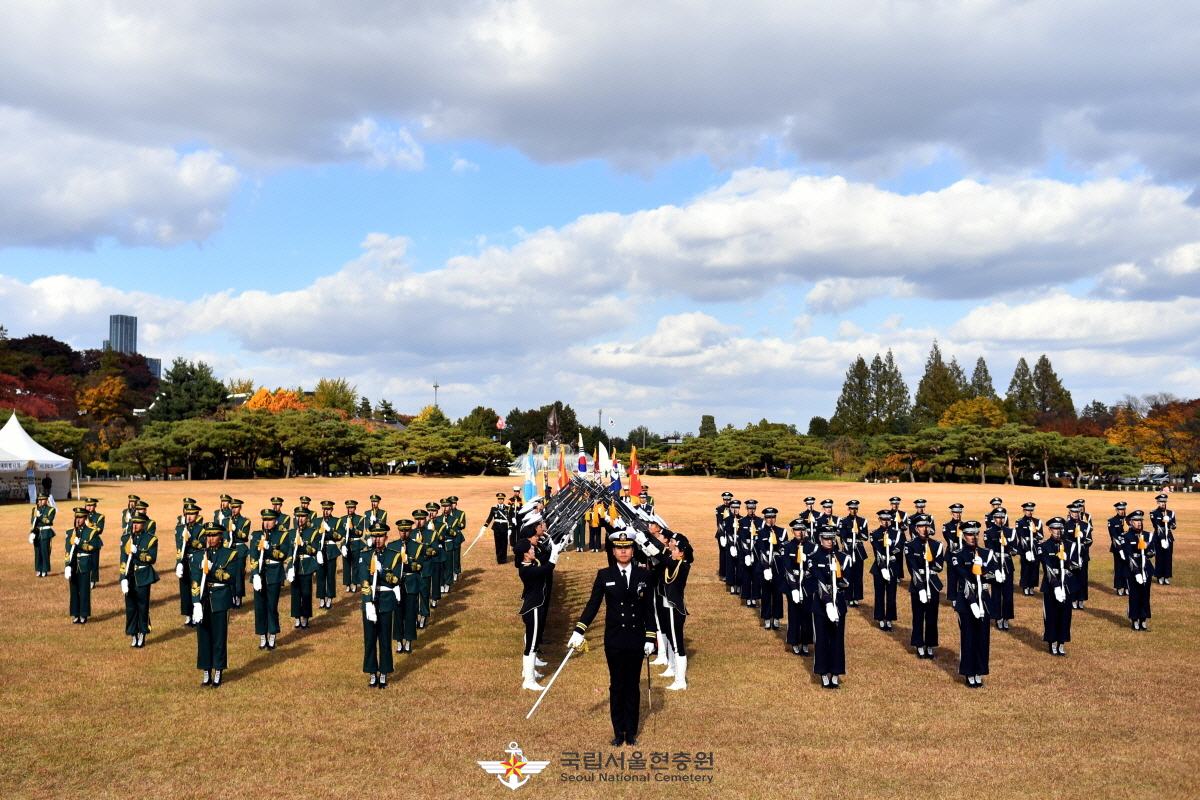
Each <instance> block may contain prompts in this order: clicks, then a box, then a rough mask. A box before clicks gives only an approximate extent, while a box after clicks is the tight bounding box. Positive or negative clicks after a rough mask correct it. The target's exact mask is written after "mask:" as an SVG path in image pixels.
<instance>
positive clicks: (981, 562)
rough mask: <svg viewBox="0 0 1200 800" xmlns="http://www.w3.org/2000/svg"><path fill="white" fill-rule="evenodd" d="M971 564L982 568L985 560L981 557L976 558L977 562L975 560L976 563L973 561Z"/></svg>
mask: <svg viewBox="0 0 1200 800" xmlns="http://www.w3.org/2000/svg"><path fill="white" fill-rule="evenodd" d="M971 563H972V564H978V565H980V566H983V559H982V558H980V557H979V556H975V560H974V561H972V562H971Z"/></svg>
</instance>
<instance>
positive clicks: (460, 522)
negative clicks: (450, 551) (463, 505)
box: [446, 508, 467, 544]
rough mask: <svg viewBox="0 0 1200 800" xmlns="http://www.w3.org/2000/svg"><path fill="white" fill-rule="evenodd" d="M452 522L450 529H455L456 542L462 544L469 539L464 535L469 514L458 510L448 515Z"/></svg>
mask: <svg viewBox="0 0 1200 800" xmlns="http://www.w3.org/2000/svg"><path fill="white" fill-rule="evenodd" d="M446 518H447V519H448V520H449V521H450V527H451V528H453V529H454V541H455V542H457V543H458V544H462V543H463V541H464V540H465V539H466V538H467V537H466V536H464V535H463V530H464V529H465V528H466V527H467V512H465V511H463V510H462V509H460V508H456V509H454V510H453V511H451V512H450V513H449V514H447V515H446Z"/></svg>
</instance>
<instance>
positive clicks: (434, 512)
mask: <svg viewBox="0 0 1200 800" xmlns="http://www.w3.org/2000/svg"><path fill="white" fill-rule="evenodd" d="M425 510H426V511H428V512H429V522H428V525H429V527H430V529H431V530H432V531H433V537H432V540H431V541H432V543H433V544H434V545H435V549H434V551H433V556H432V557H431V558H430V570H431V572H432V574H433V580H432V581H431V582H430V584H429V607H430V608H437V604H438V601H439V600H441V599H442V595H443V594H445V593H446V592H448V591H449V590H450V587H449V586H447V585H446V577H447V575H446V573H448V572H449V569H448V567H447V562H448V561H449V549H450V531H449V529H448V528H447V527H446V518H445V517H444V516H443V515H442V513H441V511H442V506H441V504H440V503H434V502H428V503H426V504H425Z"/></svg>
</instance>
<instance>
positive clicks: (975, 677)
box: [950, 521, 999, 689]
mask: <svg viewBox="0 0 1200 800" xmlns="http://www.w3.org/2000/svg"><path fill="white" fill-rule="evenodd" d="M960 532H961V534H962V547H960V548H959V549H958V550H956V551H955V552H954V553H952V554H951V556H950V569H951V575H950V580H951V581H953V582H955V583H957V584H958V591H956V592H955V593H954V597H955V600H954V610H955V611H957V612H958V632H959V648H958V674H959V675H962V676H963V677H964V678H966V681H967V688H968V689H978V688H980V687H982V686H983V676H984V675H987V674H988V660H989V648H990V639H989V637H990V634H991V630H990V629H989V628H988V611H987V609H988V606H989V604H990V599H989V591H988V587H989V586H990V585H994V584H995V582H996V578H997V574H996V572H997V569H998V568H999V565H998V564H997V561H996V555H995V553H993V552H992V551H991V550H988V549H985V548H982V547H979V544H978V543H979V523H978V522H974V521H971V522H965V523H963V525H962V527H961V529H960Z"/></svg>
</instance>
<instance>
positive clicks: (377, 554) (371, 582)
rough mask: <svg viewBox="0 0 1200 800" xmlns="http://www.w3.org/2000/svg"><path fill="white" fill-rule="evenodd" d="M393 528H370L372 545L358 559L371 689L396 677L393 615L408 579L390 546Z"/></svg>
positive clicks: (380, 524) (381, 524) (384, 685)
mask: <svg viewBox="0 0 1200 800" xmlns="http://www.w3.org/2000/svg"><path fill="white" fill-rule="evenodd" d="M389 530H390V526H388V524H387V523H386V522H376V523H374V524H373V525H371V526H370V527H369V528H367V533H368V534H369V536H370V538H371V546H370V547H367V548H365V549H364V550H363V551H362V552H361V553H359V556H358V580H359V585H360V586H361V587H362V611H363V666H362V671H363V672H365V673H366V674H367V675H369V676H370V677H369V678H368V679H367V686H370V687H378V688H380V689H386V688H387V676H388V675H390V674H392V628H393V625H394V624H395V623H394V622H393V620H392V615H393V614H395V612H396V607H397V605H398V603H399V598H398V596H397V595H399V594H400V592H401V589H400V583H401V581H402V580H403V578H404V563H403V561H402V560H401V554H400V552H399V551H396V550H389V549H388V546H387V538H388V531H389Z"/></svg>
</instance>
